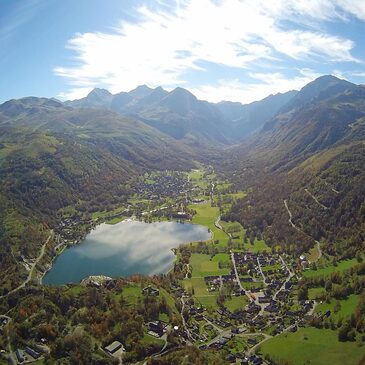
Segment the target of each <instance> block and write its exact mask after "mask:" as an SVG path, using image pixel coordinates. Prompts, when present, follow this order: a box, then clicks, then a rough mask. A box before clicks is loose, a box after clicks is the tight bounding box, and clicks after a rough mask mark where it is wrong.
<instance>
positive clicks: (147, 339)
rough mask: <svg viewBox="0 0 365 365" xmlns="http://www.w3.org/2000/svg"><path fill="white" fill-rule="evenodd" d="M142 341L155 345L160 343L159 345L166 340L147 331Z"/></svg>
mask: <svg viewBox="0 0 365 365" xmlns="http://www.w3.org/2000/svg"><path fill="white" fill-rule="evenodd" d="M142 341H143V342H144V343H145V344H149V345H151V344H154V345H159V346H161V347H162V346H163V345H164V343H165V341H164V340H161V339H160V338H156V337H153V336H150V335H148V334H147V333H146V334H145V335H144V336H143V339H142Z"/></svg>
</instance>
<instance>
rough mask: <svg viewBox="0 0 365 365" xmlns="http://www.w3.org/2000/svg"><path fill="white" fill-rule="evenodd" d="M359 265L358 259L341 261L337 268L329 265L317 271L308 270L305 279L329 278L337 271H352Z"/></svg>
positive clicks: (304, 274)
mask: <svg viewBox="0 0 365 365" xmlns="http://www.w3.org/2000/svg"><path fill="white" fill-rule="evenodd" d="M356 264H358V262H357V260H356V259H352V260H344V261H340V262H339V263H338V264H337V266H333V265H329V266H326V267H324V268H319V269H317V270H308V271H305V272H304V273H303V276H304V277H305V278H312V277H316V276H328V275H330V274H332V273H333V272H335V271H339V272H343V271H346V270H348V269H350V268H351V267H352V266H355V265H356Z"/></svg>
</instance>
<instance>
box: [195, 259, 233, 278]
mask: <svg viewBox="0 0 365 365" xmlns="http://www.w3.org/2000/svg"><path fill="white" fill-rule="evenodd" d="M227 257H228V254H219V255H215V256H214V258H213V259H211V256H210V255H204V254H199V253H193V254H192V255H191V258H190V266H191V268H192V277H193V278H195V277H198V278H199V277H203V276H208V275H226V274H228V273H229V269H226V268H224V269H219V267H218V262H219V261H220V259H222V260H227Z"/></svg>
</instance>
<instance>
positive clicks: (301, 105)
mask: <svg viewBox="0 0 365 365" xmlns="http://www.w3.org/2000/svg"><path fill="white" fill-rule="evenodd" d="M364 143H365V87H364V86H361V85H355V84H352V83H350V82H347V81H345V80H341V79H338V78H336V77H334V76H322V77H320V78H318V79H316V80H314V81H313V82H311V83H309V84H308V85H306V86H305V87H303V88H302V89H301V90H300V91H289V92H287V93H284V94H277V95H271V96H268V97H267V98H265V99H263V100H261V101H257V102H254V103H251V104H247V105H243V104H240V103H232V102H220V103H216V104H214V103H209V102H207V101H202V100H199V99H197V98H196V97H195V96H194V95H193V94H191V93H190V92H189V91H187V90H185V89H183V88H176V89H174V90H172V91H170V92H168V91H166V90H163V89H162V88H161V87H157V88H155V89H152V88H149V87H147V86H145V85H143V86H139V87H137V88H136V89H134V90H132V91H130V92H122V93H119V94H115V95H113V94H111V93H110V92H108V91H107V90H103V89H94V90H93V91H92V92H90V93H89V95H87V96H86V97H85V98H83V99H79V100H74V101H67V102H60V101H58V100H55V99H49V98H35V97H26V98H22V99H18V100H10V101H7V102H5V103H3V104H2V105H0V202H1V207H2V210H1V213H0V227H6V228H2V230H1V231H0V243H1V245H0V265H1V267H8V266H11V265H10V264H9V260H10V261H11V258H9V252H11V250H12V247H13V248H14V247H16V249H17V250H18V251H19V252H20V254H24V255H25V256H27V257H29V256H32V257H34V256H36V253H37V252H38V251H39V241H37V240H36V239H34V240H28V241H27V243H25V242H24V237H25V233H24V230H26V229H29V228H28V227H32V230H33V231H34V232H38V231H39V230H41V227H42V226H41V225H40V222H42V224H46V225H48V226H52V224H53V223H54V222H55V221H56V220H57V219H58V218H57V214H58V213H57V212H59V210H60V209H64V208H65V207H68V206H76V208H77V209H79V210H83V211H89V212H92V211H93V210H97V209H98V208H100V207H101V206H105V205H107V206H110V207H114V206H117V205H118V204H119V205H120V203H122V202H124V201H125V200H126V199H127V197H128V195H129V194H130V192H131V181H133V178H135V177H136V176H138V175H140V174H141V173H143V172H144V171H146V170H153V169H174V170H184V169H185V170H186V169H191V168H193V167H194V166H195V165H196V163H197V162H199V161H200V162H203V163H209V164H212V165H214V166H215V168H216V170H217V171H219V172H222V173H224V174H225V175H226V176H227V177H229V179H230V180H231V181H233V182H234V183H235V184H236V185H237V186H239V187H241V188H242V189H244V190H246V191H247V192H248V195H247V198H246V199H244V200H242V201H239V202H238V203H237V204H236V206H235V207H234V209H233V210H232V213H231V214H232V220H238V221H240V222H242V224H243V225H244V226H245V227H249V228H250V229H251V231H252V232H255V233H256V234H258V233H260V234H261V235H264V237H265V239H266V240H267V242H268V243H269V244H272V245H281V246H284V247H285V248H288V249H291V250H298V251H302V250H307V249H308V248H310V247H311V246H313V244H314V242H315V241H317V240H318V241H319V240H321V239H326V241H327V242H329V244H331V245H332V246H331V247H332V249H333V250H342V252H343V254H344V255H346V254H349V252H350V251H351V250H356V249H359V248H361V247H362V246H363V242H364V236H365V227H364V221H365V219H364V217H365V202H364V197H365V191H364V189H365V173H364V171H365V144H364ZM308 192H309V193H308ZM310 194H311V195H310ZM311 196H312V197H311ZM313 196H314V197H315V199H313ZM284 200H285V201H286V202H287V204H288V206H289V207H290V209H291V213H292V214H293V220H294V221H295V222H296V224H297V225H298V227H300V228H299V230H296V229H294V228H291V227H290V226H289V225H288V223H287V222H288V212H287V210H286V208H285V205H284ZM317 201H318V202H320V204H322V205H319V204H318V202H317ZM321 206H325V207H326V208H328V209H324V208H323V207H322V208H320V207H321ZM319 208H320V209H319ZM228 218H229V217H227V219H228ZM233 218H234V219H233ZM263 222H265V223H263ZM283 227H287V228H285V229H284V228H283ZM9 270H10V269H9ZM9 272H10V273H11V270H10V271H9ZM9 277H11V274H10V275H7V276H6V278H4V279H2V280H4V282H1V283H0V284H1V285H2V287H6V286H8V287H11V284H9V282H8V281H9V280H10V279H9Z"/></svg>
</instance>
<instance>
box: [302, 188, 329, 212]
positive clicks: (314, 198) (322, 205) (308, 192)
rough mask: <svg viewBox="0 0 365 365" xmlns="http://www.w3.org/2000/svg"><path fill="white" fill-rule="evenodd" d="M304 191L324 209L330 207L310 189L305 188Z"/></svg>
mask: <svg viewBox="0 0 365 365" xmlns="http://www.w3.org/2000/svg"><path fill="white" fill-rule="evenodd" d="M304 191H305V192H306V193H307V194H308V195H309V196H310V197H311V198H312V199H313V200H314V201H315V202H316V203H317V204H318V205H319V206H320V207H322V208H323V209H326V210H327V209H329V208H328V207H326V206H325V205H324V204H322V203H321V202H320V201H319V200H318V199H317V198H316V197H315V196H314V195H313V194H312V193H311V192H310V191H309V190H308V189H304Z"/></svg>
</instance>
